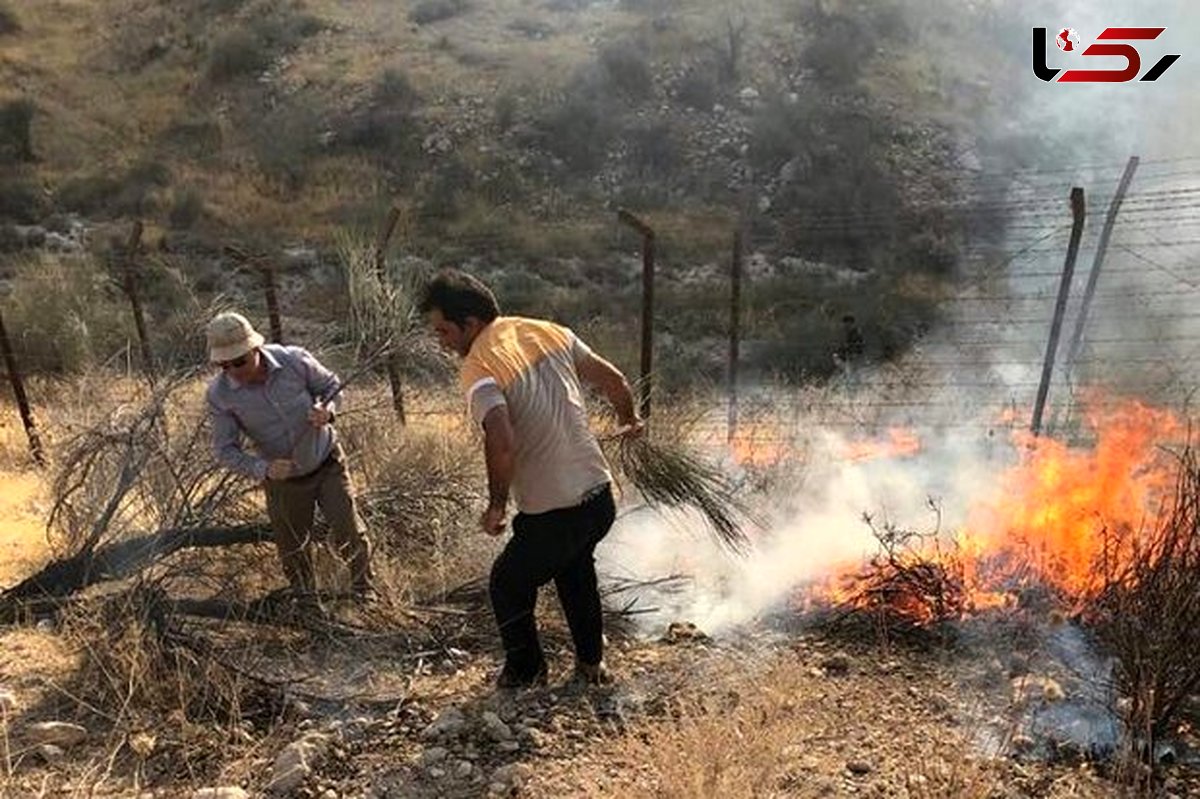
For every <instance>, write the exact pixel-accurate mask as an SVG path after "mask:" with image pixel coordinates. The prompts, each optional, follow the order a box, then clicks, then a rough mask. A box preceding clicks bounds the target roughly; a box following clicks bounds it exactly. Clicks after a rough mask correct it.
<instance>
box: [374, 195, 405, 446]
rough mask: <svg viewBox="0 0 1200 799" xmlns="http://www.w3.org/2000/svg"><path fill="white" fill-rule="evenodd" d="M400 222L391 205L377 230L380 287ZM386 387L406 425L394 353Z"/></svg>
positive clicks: (389, 359) (390, 355)
mask: <svg viewBox="0 0 1200 799" xmlns="http://www.w3.org/2000/svg"><path fill="white" fill-rule="evenodd" d="M399 221H400V206H398V205H393V206H392V207H391V208H390V209H389V210H388V215H387V217H386V218H385V219H384V220H383V226H382V227H380V228H379V235H378V236H377V237H376V238H375V251H374V257H375V258H374V259H375V276H376V277H377V278H378V280H379V283H380V285H386V284H387V280H388V276H387V247H388V242H390V241H391V240H392V234H393V233H395V232H396V223H398V222H399ZM396 334H397V331H392V335H396ZM385 368H386V369H387V378H388V385H389V386H390V387H391V389H392V409H393V410H394V411H395V412H396V419H397V420H398V421H399V422H400V424H401V425H404V424H406V420H405V416H404V389H403V387H402V386H401V384H400V364H399V362H398V359H397V358H396V355H395V353H394V352H389V353H388V356H387V362H386V364H385Z"/></svg>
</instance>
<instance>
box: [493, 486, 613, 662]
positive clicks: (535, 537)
mask: <svg viewBox="0 0 1200 799" xmlns="http://www.w3.org/2000/svg"><path fill="white" fill-rule="evenodd" d="M616 513H617V511H616V506H615V505H614V503H613V497H612V489H611V488H610V487H609V486H605V487H604V488H603V490H601V491H600V492H599V493H598V494H596V495H595V496H594V497H591V498H590V499H588V500H586V501H585V502H583V503H582V504H580V505H576V506H574V507H571V508H561V509H558V510H552V511H548V512H546V513H536V514H526V513H518V514H517V515H516V517H514V518H513V536H512V538H510V539H509V541H508V545H507V546H505V547H504V551H503V552H501V553H500V556H499V557H497V558H496V562H495V564H493V565H492V579H491V584H490V591H491V597H492V610H493V611H494V612H495V614H496V623H497V624H498V625H499V627H500V639H501V641H503V643H504V653H505V658H506V667H507V668H508V669H509V670H510V671H512V672H513V673H514V674H516V675H519V676H521V677H532V676H533V675H534V674H535V673H536V672H537V671H538V670H539V669H540V668H541V667H542V664H543V663H544V662H545V661H544V656H543V654H542V644H541V641H539V640H538V632H537V622H536V620H535V619H534V616H533V611H534V606H535V605H536V604H537V591H538V588H540V587H541V586H543V585H545V584H546V583H548V582H549V581H550V580H554V586H555V588H557V589H558V599H559V601H560V602H562V607H563V613H564V614H565V615H566V617H567V625H568V626H569V627H570V628H571V640H572V641H573V642H574V644H575V657H576V659H577V660H578V661H579V662H580V663H586V664H588V665H595V664H597V663H599V662H600V660H601V658H602V657H603V655H604V643H603V637H602V633H603V617H602V615H601V609H600V591H599V588H598V587H597V585H596V561H595V558H594V557H593V553H594V552H595V549H596V544H598V543H599V542H600V539H602V538H604V536H605V535H606V534H607V533H608V530H609V528H610V527H612V523H613V520H614V519H615V518H616Z"/></svg>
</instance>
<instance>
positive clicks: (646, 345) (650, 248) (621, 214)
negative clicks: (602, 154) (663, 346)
mask: <svg viewBox="0 0 1200 799" xmlns="http://www.w3.org/2000/svg"><path fill="white" fill-rule="evenodd" d="M617 219H619V220H620V221H621V222H624V223H625V224H626V225H629V226H630V227H631V228H633V229H634V230H636V231H637V232H638V233H640V234H641V236H642V363H641V388H642V391H641V394H642V396H641V413H642V418H647V419H648V418H649V417H650V372H651V369H652V367H653V359H654V229H653V228H651V227H650V226H649V225H648V224H646V223H645V222H644V221H642V220H641V219H639V218H637V217H636V216H634V215H633V214H632V213H631V212H630V211H628V210H626V209H624V208H620V209H618V210H617Z"/></svg>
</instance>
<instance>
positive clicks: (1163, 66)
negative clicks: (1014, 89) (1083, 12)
mask: <svg viewBox="0 0 1200 799" xmlns="http://www.w3.org/2000/svg"><path fill="white" fill-rule="evenodd" d="M1165 30H1166V28H1105V29H1104V32H1103V33H1101V34H1100V35H1099V36H1098V37H1097V40H1096V43H1095V44H1092V45H1089V46H1088V48H1087V49H1086V50H1084V51H1083V52H1082V53H1080V55H1084V56H1110V57H1112V56H1115V57H1118V58H1124V59H1125V68H1124V69H1068V70H1066V71H1065V72H1064V71H1063V70H1061V69H1050V67H1048V66H1047V65H1046V29H1045V28H1034V29H1033V74H1034V75H1036V76H1037V77H1038V78H1040V79H1041V80H1044V81H1046V82H1047V83H1049V82H1051V81H1054V78H1055V76H1056V75H1058V73H1060V72H1062V75H1061V76H1060V77H1059V78H1058V81H1057V82H1058V83H1125V82H1126V81H1131V80H1133V79H1134V78H1137V76H1138V73H1139V72H1141V71H1142V56H1141V53H1139V52H1138V51H1137V48H1136V47H1134V46H1133V45H1132V44H1127V42H1139V41H1152V40H1154V39H1157V38H1158V36H1159V34H1161V33H1162V32H1163V31H1165ZM1054 42H1055V44H1057V45H1058V49H1059V50H1062V51H1063V52H1064V53H1079V46H1080V41H1079V34H1078V33H1076V32H1075V29H1074V28H1063V29H1061V30H1060V31H1059V32H1058V35H1057V36H1056V37H1055V39H1054ZM1178 60H1179V56H1178V55H1165V56H1163V57H1162V58H1160V59H1159V60H1158V62H1157V63H1156V64H1155V65H1154V66H1152V67H1151V68H1150V69H1149V70H1147V71H1146V74H1144V75H1142V76H1141V78H1139V80H1142V81H1155V80H1158V79H1159V77H1161V76H1162V74H1163V73H1164V72H1166V71H1167V69H1168V68H1169V67H1170V66H1171V65H1172V64H1174V63H1175V62H1176V61H1178Z"/></svg>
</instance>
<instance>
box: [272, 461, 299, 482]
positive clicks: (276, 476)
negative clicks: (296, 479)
mask: <svg viewBox="0 0 1200 799" xmlns="http://www.w3.org/2000/svg"><path fill="white" fill-rule="evenodd" d="M295 468H296V464H295V462H294V461H290V460H288V459H287V458H280V459H278V460H273V461H271V462H270V463H268V464H267V479H268V480H286V479H288V478H289V477H291V476H292V472H293V471H294V470H295Z"/></svg>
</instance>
